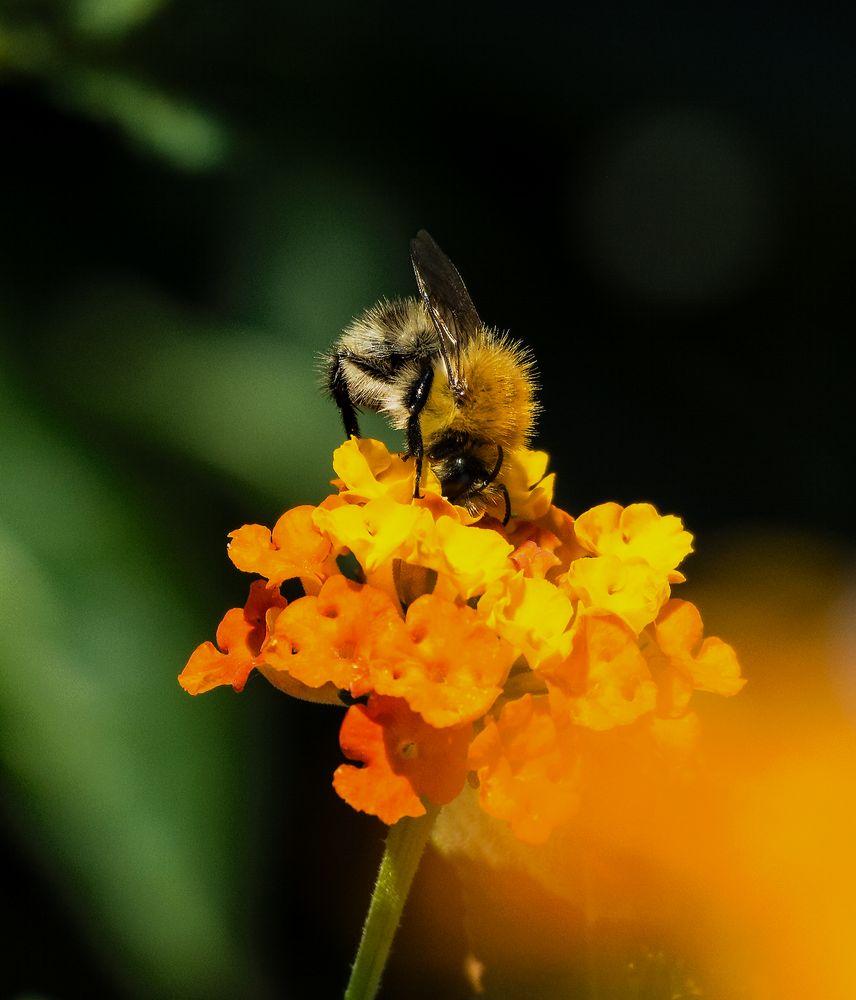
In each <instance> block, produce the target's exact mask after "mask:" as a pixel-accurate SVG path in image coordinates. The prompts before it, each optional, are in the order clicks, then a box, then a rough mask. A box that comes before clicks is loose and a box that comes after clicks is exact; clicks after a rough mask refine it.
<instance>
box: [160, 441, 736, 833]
mask: <svg viewBox="0 0 856 1000" xmlns="http://www.w3.org/2000/svg"><path fill="white" fill-rule="evenodd" d="M510 460H511V461H512V462H513V466H512V468H511V470H510V474H509V475H508V480H509V501H510V509H511V514H512V516H511V518H510V520H509V521H508V523H507V525H505V526H503V524H502V521H503V515H504V511H503V510H500V509H498V510H492V509H488V510H485V511H481V512H479V513H478V514H473V513H471V512H469V511H467V510H466V509H465V508H463V507H459V506H456V505H454V504H452V503H450V502H449V501H448V500H446V499H444V498H443V496H442V495H441V491H440V484H439V482H438V481H437V480H436V478H435V477H434V475H433V473H432V472H431V470H430V468H426V470H425V476H424V481H423V484H422V486H421V490H420V492H421V494H422V495H421V496H420V497H419V498H416V499H414V497H413V492H414V491H413V462H412V461H408V460H406V459H405V458H402V457H400V456H398V455H395V454H392V453H390V452H389V451H388V450H387V448H386V447H385V446H384V445H383V444H381V443H380V442H377V441H373V440H370V439H357V438H352V439H350V440H349V441H347V442H345V443H344V444H343V445H342V446H341V447H339V448H338V449H336V451H335V452H334V455H333V467H334V469H335V472H336V475H337V477H338V478H337V479H335V480H334V481H333V485H334V487H335V489H336V492H334V493H333V494H332V495H330V496H328V497H327V498H326V499H325V500H324V501H323V502H322V503H321V504H319V505H318V506H317V507H312V506H300V507H295V508H294V509H292V510H289V511H287V512H286V513H285V514H283V515H282V517H280V519H279V520H278V521H277V523H276V524H275V525H274V527H273V529H272V530H271V529H268V528H266V527H263V526H261V525H245V526H244V527H242V528H239V529H238V530H237V531H234V532H232V534H231V535H230V539H231V542H230V544H229V549H228V553H229V557H230V558H231V560H232V562H233V563H234V564H235V566H236V567H237V568H238V569H240V570H242V571H244V572H247V573H252V574H255V575H256V576H257V577H258V578H259V579H257V580H255V581H254V582H253V583H251V585H250V589H249V596H248V598H247V602H246V604H245V606H244V607H243V608H234V609H232V610H231V611H228V612H227V613H226V615H225V617H224V618H223V620H222V622H221V623H220V626H219V628H218V630H217V636H216V639H217V643H216V646H215V645H214V644H213V643H211V642H205V643H203V644H202V645H201V646H199V647H198V648H197V649H196V650H195V651H194V653H193V654H192V656H191V657H190V660H189V662H188V663H187V666H186V667H185V668H184V670H183V671H182V673H181V675H180V677H179V681H180V683H181V685H182V687H183V688H184V689H185V690H186V691H188V692H189V693H191V694H200V693H202V692H205V691H209V690H211V689H212V688H215V687H217V686H219V685H231V686H232V687H233V688H234V689H235V691H241V690H242V689H243V687H244V685H245V683H246V681H247V679H248V677H249V675H250V674H251V673H252V672H253V671H258V672H259V673H261V674H262V675H263V676H264V677H266V678H267V680H268V681H270V682H271V683H272V684H273V685H275V686H276V687H277V688H280V689H281V690H282V691H285V692H286V693H288V694H292V695H295V696H297V697H301V698H306V699H308V700H311V701H319V702H327V703H330V704H335V705H338V706H340V707H341V708H342V709H343V710H344V718H343V721H342V726H341V731H340V744H341V748H342V752H343V754H344V757H345V758H346V762H344V763H342V765H341V766H340V767H338V768H337V769H336V771H335V773H334V775H333V786H334V788H335V790H336V792H337V793H338V794H339V795H340V796H341V797H342V798H343V799H344V800H345V801H346V802H348V803H349V804H350V805H351V806H352V807H353V808H355V809H358V810H362V811H364V812H366V813H370V814H373V815H375V816H378V817H379V818H380V819H381V820H382V821H383V822H384V823H387V824H393V823H395V822H397V821H398V820H399V819H401V818H402V817H404V816H419V815H422V814H424V813H425V811H426V803H433V804H435V805H443V804H445V803H448V802H450V801H451V800H452V799H454V798H455V797H456V796H457V795H458V794H459V793H460V792H461V790H462V788H463V787H464V784H465V783H466V782H467V780H468V779H469V780H470V782H471V783H475V784H477V785H478V788H479V801H480V804H481V807H482V808H483V809H484V810H485V811H486V812H487V813H489V814H490V815H491V816H494V817H496V818H498V819H500V820H503V821H505V822H507V823H508V824H509V825H510V827H511V829H512V831H513V832H514V833H515V834H516V835H517V836H518V837H519V838H520V839H521V840H523V841H527V842H530V843H540V842H543V841H544V840H546V838H547V837H548V836H549V834H550V833H551V831H552V830H553V829H554V828H555V827H557V826H559V825H561V824H563V823H566V822H568V821H569V820H571V819H572V818H573V815H574V812H575V810H576V808H577V805H578V800H579V789H580V786H581V780H582V778H581V775H582V771H583V768H584V763H585V748H586V746H587V745H588V744H589V742H590V741H591V739H592V738H593V737H594V738H596V734H598V733H603V732H605V731H608V730H615V729H617V728H618V727H631V726H634V727H637V728H638V727H640V726H641V727H647V729H648V730H650V734H651V737H652V739H653V740H654V741H655V742H656V741H659V742H660V743H661V744H663V745H664V746H665V745H667V744H669V745H675V744H681V743H686V741H687V740H688V739H690V737H691V735H692V734H693V733H694V732H695V717H694V714H693V712H692V710H691V707H690V702H691V698H692V696H693V694H694V692H696V691H705V692H712V693H715V694H720V695H733V694H735V693H736V692H737V691H739V690H740V688H741V687H742V686H743V683H744V681H743V680H742V679H741V676H740V667H739V664H738V661H737V657H736V655H735V652H734V650H733V649H732V648H731V647H730V646H729V645H727V644H726V643H725V642H723V641H722V640H720V639H718V638H705V637H704V631H703V625H702V619H701V615H700V614H699V611H698V609H697V608H696V607H695V606H694V605H693V604H691V603H690V602H689V601H685V600H681V599H679V598H674V597H672V587H673V586H675V585H677V584H680V583H682V582H684V579H685V578H684V576H683V574H682V573H681V572H680V570H679V569H678V567H679V565H680V564H681V562H682V561H683V559H684V558H685V557H686V556H687V555H688V554H689V553H690V552H691V551H692V536H691V535H690V534H689V533H688V532H687V531H686V530H685V529H684V527H683V524H682V522H681V520H680V519H679V518H678V517H675V516H673V515H665V516H663V515H660V514H659V513H658V512H657V511H656V510H655V508H654V507H653V506H651V505H650V504H647V503H637V504H631V505H630V506H628V507H621V506H620V505H619V504H617V503H604V504H601V505H599V506H597V507H594V508H592V509H591V510H589V511H586V512H585V513H584V514H581V515H580V516H579V517H577V518H576V520H575V519H574V518H572V517H571V516H570V515H569V514H567V513H565V512H564V511H562V510H560V509H559V508H557V507H555V506H553V503H552V497H553V486H554V476H553V475H546V474H545V473H546V468H547V456H546V454H545V453H544V452H537V451H524V452H519V453H515V455H514V456H513V457H512V458H511V459H510ZM532 484H534V485H532ZM296 580H299V582H300V584H301V586H302V589H303V593H304V596H301V597H298V598H297V599H293V600H291V601H290V602H289V601H287V600H286V598H285V597H284V596H283V595H282V593H281V587H282V585H283V584H284V583H285V582H286V581H296ZM292 586H293V585H292Z"/></svg>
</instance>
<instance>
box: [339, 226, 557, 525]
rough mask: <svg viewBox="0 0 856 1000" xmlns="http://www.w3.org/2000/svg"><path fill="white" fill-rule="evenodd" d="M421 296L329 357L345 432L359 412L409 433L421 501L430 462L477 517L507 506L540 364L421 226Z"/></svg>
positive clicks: (393, 305)
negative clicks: (489, 321) (482, 312)
mask: <svg viewBox="0 0 856 1000" xmlns="http://www.w3.org/2000/svg"><path fill="white" fill-rule="evenodd" d="M410 259H411V261H412V263H413V271H414V273H415V275H416V285H417V287H418V290H419V298H415V297H414V298H406V299H396V300H394V301H387V300H383V301H381V302H379V303H378V304H377V305H375V306H373V307H372V308H371V309H369V310H367V311H366V312H364V313H363V314H362V315H360V316H358V317H357V318H356V319H355V320H354V321H353V322H352V323H351V324H350V325H349V326H348V327H346V329H345V330H344V332H343V333H342V335H341V336H340V338H339V339H338V341H337V342H336V343H335V345H334V346H333V349H332V350H331V351H330V353H329V354H328V355H325V356H324V358H323V365H324V377H325V381H326V386H327V390H328V392H329V394H330V396H331V397H332V398H333V400H334V401H335V402H336V404H337V406H338V407H339V410H340V411H341V414H342V420H343V422H344V425H345V433H346V434H348V435H349V436H350V435H356V436H359V433H360V429H359V423H358V420H357V414H358V412H359V410H360V409H361V408H362V409H367V410H374V411H376V412H379V413H382V414H384V415H385V416H386V417H387V418H388V419H389V420H390V422H391V423H392V425H393V426H394V427H396V428H397V429H399V430H403V431H404V432H405V434H406V441H407V456H406V457H408V458H413V459H414V461H415V466H416V470H415V471H416V478H415V485H414V491H413V496H414V497H419V495H420V494H419V483H420V481H421V478H422V469H423V462H425V461H427V462H428V463H429V464H430V466H431V468H432V469H433V471H434V472H435V474H436V475H437V478H438V479H439V480H440V484H441V486H442V490H443V495H444V496H445V497H446V498H447V499H448V500H451V501H452V502H453V503H456V504H460V505H461V506H464V507H466V508H467V509H468V510H470V511H471V512H472V513H476V512H478V511H479V510H482V509H485V508H491V507H495V506H498V505H500V504H502V505H503V507H504V517H503V524H506V523H507V522H508V520H509V518H510V517H511V503H510V500H509V496H508V487H507V485H506V474H507V472H508V470H509V467H510V462H511V461H512V460H513V455H514V452H515V451H517V450H519V449H522V448H526V447H527V446H528V445H529V441H530V438H531V436H532V434H533V432H534V429H535V418H536V416H537V413H538V410H539V407H538V404H537V402H536V399H535V392H536V383H535V362H534V359H533V357H532V354H531V353H530V351H529V350H528V348H526V347H524V346H523V345H522V344H520V343H519V342H518V341H516V340H513V339H512V338H511V337H509V336H508V335H507V334H505V333H499V332H497V331H496V330H493V329H491V328H490V327H487V326H485V324H484V323H482V321H481V319H480V318H479V315H478V313H477V312H476V309H475V306H474V305H473V301H472V299H471V298H470V295H469V292H467V289H466V286H465V285H464V282H463V280H462V279H461V276H460V274H459V273H458V270H457V268H456V267H455V265H454V264H453V263H452V262H451V261H450V260H449V258H448V257H447V256H446V255H445V254H444V253H443V251H442V250H441V249H440V248H439V247H438V246H437V244H436V243H435V242H434V240H433V239H432V238H431V236H429V235H428V233H426V232H425V230H420V232H419V233H418V234H417V235H416V237H415V238H414V239H413V240H411V241H410Z"/></svg>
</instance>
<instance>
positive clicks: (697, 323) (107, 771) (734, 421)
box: [0, 0, 856, 998]
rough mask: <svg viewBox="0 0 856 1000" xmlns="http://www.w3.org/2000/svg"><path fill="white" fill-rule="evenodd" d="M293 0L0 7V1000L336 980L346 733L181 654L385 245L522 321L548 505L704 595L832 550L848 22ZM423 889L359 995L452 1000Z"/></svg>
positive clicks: (836, 530) (268, 987) (845, 419)
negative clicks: (185, 686)
mask: <svg viewBox="0 0 856 1000" xmlns="http://www.w3.org/2000/svg"><path fill="white" fill-rule="evenodd" d="M290 7H291V5H280V4H272V3H267V2H261V0H256V2H249V3H242V4H237V3H226V2H222V0H221V2H214V3H212V2H208V3H204V4H203V3H197V2H173V3H169V2H160V3H158V2H155V0H122V2H116V3H112V4H111V3H106V2H105V3H99V2H98V0H77V2H74V3H59V2H56V3H50V2H43V3H35V2H32V3H24V2H19V3H12V2H6V3H3V4H0V121H2V140H0V148H2V155H0V163H1V164H2V185H0V206H1V207H0V224H2V229H0V248H2V250H1V251H0V252H2V258H0V334H2V342H0V376H2V377H0V389H2V393H0V401H2V409H1V410H0V414H2V415H0V424H2V432H0V436H2V443H0V448H2V453H0V457H2V467H3V469H4V471H3V474H2V475H3V479H4V486H3V489H2V491H0V493H2V499H0V540H2V542H3V548H2V552H4V553H5V555H4V556H3V557H2V559H0V572H2V577H0V579H2V592H3V598H2V604H3V608H2V610H0V623H2V632H3V634H4V635H5V637H6V640H5V642H4V643H3V646H4V648H3V649H2V651H0V657H2V659H3V663H4V671H3V676H4V679H5V681H6V683H5V684H4V685H3V686H4V687H5V688H7V701H6V703H5V704H4V705H3V706H2V712H3V716H2V731H3V737H2V745H3V783H4V793H3V799H4V811H3V816H4V821H5V822H4V828H3V857H4V865H5V866H6V867H8V873H9V874H11V875H12V876H14V886H15V888H14V893H13V894H12V895H11V896H10V897H9V903H8V906H9V910H10V911H11V912H12V913H13V914H14V925H15V926H14V931H13V934H12V935H11V937H10V936H9V935H8V934H7V935H6V936H5V939H4V944H3V949H2V963H0V965H2V969H3V971H2V972H0V993H2V995H3V996H25V995H36V994H37V995H43V996H47V997H58V998H60V997H72V996H77V995H87V996H95V995H97V996H105V997H113V996H115V997H125V996H147V997H151V996H182V997H196V996H199V997H217V996H223V997H226V996H235V995H240V996H248V997H250V996H252V997H255V996H259V997H264V996H272V995H280V996H281V995H286V996H296V997H300V996H313V997H314V996H319V997H324V996H335V995H337V994H338V992H339V991H340V990H341V987H342V984H343V983H344V981H345V980H346V978H347V969H348V963H349V962H350V959H351V957H352V954H353V951H354V947H355V944H356V940H357V937H358V933H359V926H360V922H361V919H362V915H363V912H364V909H365V906H366V903H367V899H368V895H369V891H370V886H371V881H372V878H373V873H374V870H375V867H376V863H377V859H378V857H379V854H380V848H381V839H382V833H383V829H382V827H381V826H380V824H378V823H377V822H376V821H375V820H373V819H370V818H367V817H364V816H357V815H354V814H352V813H351V812H350V810H349V809H348V808H347V807H346V806H344V804H343V803H341V802H340V801H339V800H338V799H337V798H336V797H335V795H334V793H333V792H332V790H331V788H330V786H329V776H330V774H331V773H332V771H333V770H334V768H335V767H336V765H337V764H338V763H339V760H340V756H339V750H338V747H337V728H338V722H339V718H338V715H337V714H336V713H335V711H328V710H326V709H324V708H321V707H315V706H310V705H304V704H296V703H291V702H290V701H288V700H287V699H283V698H282V697H281V696H280V695H279V694H278V693H276V692H275V691H273V689H271V688H269V687H268V686H267V685H265V684H264V683H263V682H262V681H261V680H255V681H253V682H252V683H250V685H249V686H248V688H247V690H246V692H245V693H244V694H243V695H242V696H241V697H240V698H237V697H235V696H233V695H232V694H231V692H229V691H223V690H221V691H218V692H216V693H214V694H212V695H208V696H206V697H205V698H200V699H194V700H191V699H189V698H188V697H187V696H186V695H184V694H183V693H182V692H181V691H180V690H179V689H178V686H177V685H176V684H175V681H174V678H175V675H176V674H177V673H178V672H179V671H180V669H181V667H182V666H183V664H184V662H185V660H186V658H187V656H188V655H189V653H190V652H191V650H192V649H193V648H194V646H195V645H196V644H197V643H199V642H201V641H203V640H204V639H206V638H213V633H214V630H215V627H216V624H217V622H218V621H219V618H220V616H221V615H222V613H223V612H224V611H225V610H226V609H227V608H228V607H232V606H235V605H237V604H240V603H242V601H243V599H244V594H245V589H246V583H247V580H246V578H243V577H242V576H241V575H240V574H238V573H237V571H235V570H234V569H233V568H232V567H231V565H230V564H229V562H228V560H227V559H226V557H225V552H224V543H225V536H226V534H227V533H228V532H229V531H231V530H232V529H234V528H236V527H238V526H239V525H240V524H243V523H246V522H251V523H252V522H256V523H266V524H272V523H273V521H274V520H275V519H276V517H277V516H278V514H279V513H280V512H281V511H282V510H284V509H286V508H287V507H288V506H290V505H293V504H296V503H306V502H308V503H313V502H318V500H320V499H321V497H322V496H323V495H324V493H325V489H326V482H327V480H328V479H329V478H330V476H331V474H332V473H331V470H330V468H329V455H330V451H331V449H332V448H333V447H335V445H336V444H338V443H339V440H340V437H341V430H340V427H339V424H338V419H337V415H336V413H335V412H333V411H334V408H333V407H332V404H330V403H329V402H328V401H326V400H325V399H324V398H323V397H322V395H321V394H320V392H319V391H318V389H317V376H316V372H315V364H316V362H315V356H316V354H317V353H318V351H320V350H323V349H324V348H326V347H327V346H328V345H329V343H330V342H331V341H332V339H333V338H334V337H335V336H336V334H337V332H338V331H339V330H340V329H341V328H342V327H343V326H344V325H345V324H346V323H347V322H348V320H349V319H350V318H351V317H352V316H353V315H354V314H356V313H357V312H359V311H360V310H362V309H363V308H365V307H367V306H368V305H370V304H371V303H372V302H374V301H375V300H376V299H377V298H379V297H381V296H395V295H400V294H413V292H414V283H413V279H412V273H411V271H410V265H409V259H408V252H407V246H408V240H409V238H410V237H411V236H412V235H413V234H414V233H415V232H416V230H417V229H419V228H422V227H424V228H427V229H428V230H429V231H430V232H431V233H432V234H433V235H434V237H435V238H436V239H437V241H438V242H439V243H440V245H441V246H442V247H443V248H444V249H445V250H446V251H447V253H448V254H449V256H450V257H451V258H452V259H453V260H454V261H455V263H456V264H457V265H458V267H459V269H460V271H461V272H462V274H463V276H464V279H465V280H466V282H467V284H468V286H469V289H470V292H471V294H472V296H473V299H474V300H475V302H476V305H477V306H478V308H479V310H480V312H481V314H482V317H483V319H484V320H485V321H486V322H488V323H490V324H494V325H496V326H499V327H501V328H508V329H510V330H511V331H512V332H513V333H514V334H515V335H517V336H519V337H520V338H522V339H524V340H525V341H526V342H527V343H529V344H531V345H532V347H533V349H534V351H535V354H536V356H537V358H538V361H539V366H540V370H541V382H542V399H543V403H544V415H543V419H542V422H541V433H540V436H539V439H538V444H539V446H540V447H543V448H545V449H546V450H548V451H549V452H550V454H551V456H552V467H553V468H554V469H555V470H556V471H557V472H558V473H559V479H558V494H557V502H558V503H559V504H560V505H561V506H563V507H565V508H566V509H568V510H570V511H571V512H580V511H582V510H584V509H586V508H587V507H589V506H591V505H593V504H596V503H599V502H602V501H603V500H607V499H612V500H617V501H619V502H622V503H629V502H632V501H635V500H649V501H651V502H653V503H655V504H656V505H657V506H658V507H659V508H660V509H661V510H662V511H674V512H677V513H680V514H681V515H682V516H683V518H684V520H685V522H686V524H687V525H688V527H689V528H690V530H692V531H693V532H695V533H696V535H697V536H698V538H699V544H698V545H697V548H698V550H699V554H698V555H697V556H696V557H695V559H696V560H697V563H696V565H697V569H693V568H691V570H690V572H691V573H692V572H698V573H699V574H701V575H702V576H703V575H704V571H705V562H704V559H705V556H704V551H705V546H707V547H708V552H709V551H710V550H711V549H715V547H716V546H717V545H718V544H719V540H721V539H723V538H727V537H732V536H735V535H740V534H741V533H742V534H745V533H747V532H753V531H754V532H758V531H760V532H762V533H766V534H768V535H770V536H776V537H779V536H788V535H789V534H790V535H793V536H795V537H804V536H805V535H806V534H809V535H811V536H812V537H816V538H818V539H820V540H821V541H822V544H823V545H831V546H833V547H836V548H838V549H840V550H841V551H842V552H844V553H848V554H849V556H848V557H851V556H852V546H853V542H854V528H853V518H852V510H853V501H852V485H853V462H852V449H851V447H850V439H851V434H852V426H853V419H852V410H853V406H852V397H853V390H852V381H853V376H852V371H853V369H852V364H851V362H850V354H849V348H850V343H849V341H850V339H851V330H852V315H851V309H850V291H851V282H852V263H853V252H852V247H853V231H854V223H856V191H854V185H853V183H852V178H853V171H854V157H856V131H854V124H856V123H854V102H853V98H854V87H853V68H852V52H853V49H852V43H853V35H852V33H851V32H850V31H849V30H848V27H849V26H848V25H847V24H846V23H845V22H844V21H840V22H836V20H835V19H834V18H832V17H830V16H828V15H823V16H822V15H821V14H819V13H815V12H811V11H809V10H808V9H807V8H806V9H804V10H802V11H796V12H788V11H786V10H783V9H782V8H781V7H780V6H779V5H773V4H761V5H754V6H753V7H751V8H750V9H747V8H745V7H743V6H740V7H737V6H735V7H734V9H730V8H729V7H727V6H723V5H719V6H717V7H716V8H715V9H711V10H702V9H691V10H680V9H671V8H670V7H669V6H667V5H663V4H656V5H653V6H650V5H649V6H648V7H647V8H646V9H645V11H644V12H643V11H642V10H640V9H639V7H638V5H635V4H614V5H609V6H608V7H601V8H598V9H595V8H594V7H592V6H590V7H583V8H580V7H571V8H567V9H565V10H564V11H561V12H560V11H554V12H550V13H548V12H546V10H544V11H542V10H538V9H524V8H521V7H520V5H502V4H493V5H481V4H476V5H461V4H444V3H439V4H438V3H434V4H431V5H430V6H424V5H423V6H415V7H413V8H412V9H407V10H405V9H403V8H400V7H399V6H398V5H395V6H394V5H392V4H359V5H356V4H355V5H339V4H316V5H314V6H312V7H311V9H297V8H294V9H289V8H290ZM371 426H372V427H373V428H374V429H375V430H376V431H377V432H378V433H380V430H379V425H376V424H375V425H371ZM389 440H394V439H393V438H389ZM5 878H6V874H5V873H4V881H5ZM420 879H421V880H422V881H423V882H424V885H423V889H422V897H423V898H427V899H428V902H425V903H423V904H414V906H413V908H412V912H411V913H409V914H408V918H407V920H406V921H405V925H404V928H403V931H402V940H401V944H400V947H399V949H398V951H397V956H398V957H397V958H396V959H394V961H393V965H392V967H391V968H390V972H389V978H388V980H387V988H388V990H389V995H390V996H403V995H407V996H417V995H421V994H418V993H416V992H414V990H415V989H417V987H414V986H413V982H414V977H413V969H414V968H417V969H419V968H422V969H423V971H424V976H423V977H422V978H420V977H416V981H418V982H424V987H425V995H426V996H428V995H443V996H453V995H457V994H456V993H455V990H458V991H460V990H461V987H460V986H459V985H457V984H458V975H457V966H458V963H459V961H460V958H461V955H462V954H463V944H462V943H460V942H459V937H460V935H459V932H458V927H459V922H460V915H459V912H458V907H457V904H456V903H455V898H456V897H455V883H454V880H453V879H452V878H451V874H450V872H449V871H448V870H447V869H446V868H445V866H444V863H443V862H441V861H440V860H439V859H436V858H429V859H428V860H427V861H426V867H425V870H424V872H423V873H420ZM438 886H439V887H440V888H438ZM432 893H434V894H436V897H437V899H440V900H442V901H443V904H444V905H445V906H448V913H447V915H446V920H447V921H448V939H447V940H448V942H450V943H447V946H446V948H445V951H443V952H442V954H434V953H426V950H425V948H424V946H423V945H422V944H421V942H422V941H423V935H424V934H425V933H427V931H426V927H427V925H428V923H429V921H430V920H432V919H435V918H432V917H431V916H430V912H431V905H430V898H431V894H432ZM420 921H423V922H424V926H423V924H421V923H420ZM313 949H320V951H321V953H322V954H323V956H324V957H323V959H322V960H321V961H320V963H317V964H316V963H314V961H313V960H310V958H309V952H310V951H311V950H313ZM396 962H398V965H396ZM405 971H406V972H407V975H408V978H407V979H406V980H404V979H401V980H396V978H395V977H396V976H397V975H398V976H402V977H403V976H404V974H405ZM405 981H406V983H407V986H404V985H401V984H402V983H404V982H405ZM396 982H399V986H398V987H396ZM461 995H465V994H461Z"/></svg>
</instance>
